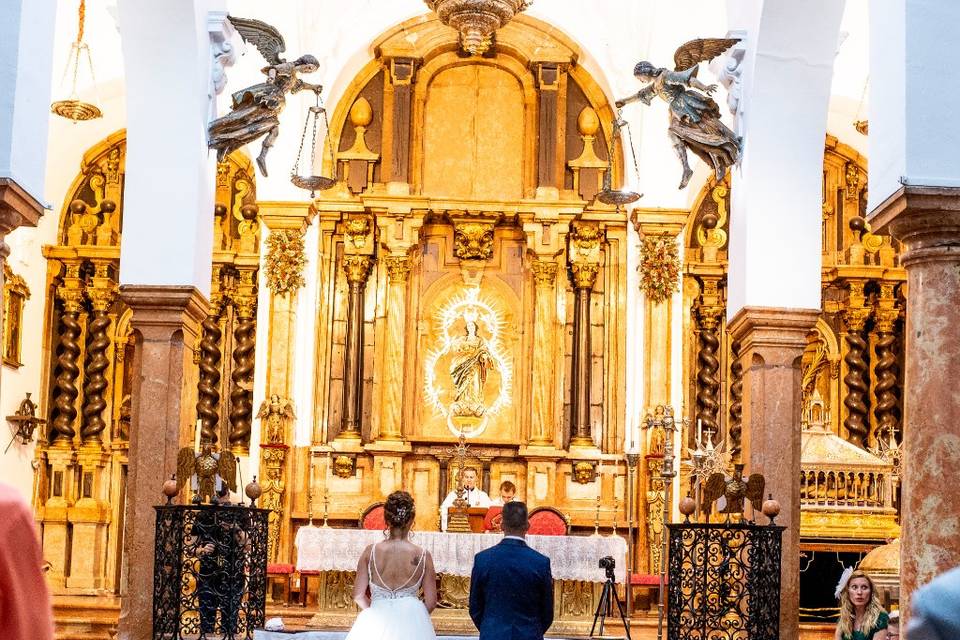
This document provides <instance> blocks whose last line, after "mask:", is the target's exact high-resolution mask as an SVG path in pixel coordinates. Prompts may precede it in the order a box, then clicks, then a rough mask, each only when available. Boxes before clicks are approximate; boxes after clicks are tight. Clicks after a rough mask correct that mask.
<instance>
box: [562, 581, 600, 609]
mask: <svg viewBox="0 0 960 640" xmlns="http://www.w3.org/2000/svg"><path fill="white" fill-rule="evenodd" d="M592 613H593V583H592V582H584V581H582V580H563V581H561V583H560V615H561V616H562V617H564V618H583V617H586V616H589V615H591V614H592Z"/></svg>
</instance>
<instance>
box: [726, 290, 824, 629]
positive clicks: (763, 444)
mask: <svg viewBox="0 0 960 640" xmlns="http://www.w3.org/2000/svg"><path fill="white" fill-rule="evenodd" d="M819 315H820V311H819V310H818V309H784V308H773V307H744V308H743V309H741V310H740V311H739V312H738V313H737V314H736V315H735V316H734V317H733V318H731V320H730V323H729V325H728V326H729V331H730V335H731V338H732V339H733V340H734V341H737V342H739V343H740V360H741V362H742V363H743V413H742V419H743V423H742V424H743V431H742V434H741V443H742V459H743V462H744V463H745V464H746V465H747V470H746V471H747V473H748V474H749V473H761V474H763V476H764V478H766V488H765V490H764V491H765V493H769V494H772V495H773V497H774V498H775V499H776V500H778V501H779V502H780V506H781V512H780V516H779V517H778V518H777V524H779V525H782V526H785V527H786V530H785V531H784V533H783V553H782V556H781V560H780V562H781V565H780V567H781V569H780V638H781V639H782V640H796V639H797V638H798V637H799V633H800V613H799V604H800V567H799V559H800V484H799V482H798V478H799V477H800V408H801V407H800V405H801V397H800V396H801V393H800V356H801V355H802V354H803V350H804V348H805V347H806V345H807V333H808V332H809V331H810V330H811V329H813V326H814V325H815V324H816V322H817V318H818V317H819Z"/></svg>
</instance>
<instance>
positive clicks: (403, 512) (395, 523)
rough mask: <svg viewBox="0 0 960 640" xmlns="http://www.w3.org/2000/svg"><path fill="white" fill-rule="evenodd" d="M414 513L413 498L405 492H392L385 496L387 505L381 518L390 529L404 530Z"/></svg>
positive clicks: (411, 520)
mask: <svg viewBox="0 0 960 640" xmlns="http://www.w3.org/2000/svg"><path fill="white" fill-rule="evenodd" d="M416 513H417V510H416V507H415V506H414V503H413V496H411V495H410V494H409V493H407V492H406V491H394V492H393V493H391V494H390V495H389V496H387V504H386V505H385V506H384V508H383V518H384V520H385V521H386V523H387V526H388V527H390V528H391V529H392V528H397V529H405V528H406V527H408V526H410V523H411V522H413V517H414V516H415V515H416Z"/></svg>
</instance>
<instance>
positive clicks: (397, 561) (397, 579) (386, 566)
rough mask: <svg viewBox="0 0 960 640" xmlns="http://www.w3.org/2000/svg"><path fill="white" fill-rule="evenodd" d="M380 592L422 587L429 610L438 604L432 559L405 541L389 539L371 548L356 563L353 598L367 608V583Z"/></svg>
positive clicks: (404, 539)
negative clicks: (382, 590)
mask: <svg viewBox="0 0 960 640" xmlns="http://www.w3.org/2000/svg"><path fill="white" fill-rule="evenodd" d="M371 580H372V581H373V584H374V585H376V586H378V587H381V588H383V589H387V590H391V591H396V590H400V589H407V588H410V587H411V586H413V585H419V584H420V583H421V582H422V584H423V600H424V604H425V605H426V607H427V610H428V611H433V609H434V607H436V605H437V586H436V582H437V574H436V571H435V569H434V567H433V558H431V556H430V554H429V553H427V552H425V551H424V550H423V549H422V548H421V547H418V546H417V545H415V544H413V543H412V542H410V541H409V540H407V539H406V538H403V539H397V538H391V539H388V540H384V541H383V542H379V543H377V544H375V545H370V546H368V547H367V548H366V549H364V550H363V553H362V554H361V555H360V559H359V561H358V562H357V579H356V582H355V583H354V590H353V593H354V599H355V600H356V601H357V604H359V605H360V607H361V608H363V609H365V608H367V607H368V606H370V595H369V587H370V581H371Z"/></svg>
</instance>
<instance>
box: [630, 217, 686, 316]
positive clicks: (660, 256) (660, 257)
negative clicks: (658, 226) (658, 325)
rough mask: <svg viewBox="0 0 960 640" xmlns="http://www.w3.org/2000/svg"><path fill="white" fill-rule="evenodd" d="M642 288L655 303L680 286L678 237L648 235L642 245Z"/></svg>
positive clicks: (664, 298) (661, 300) (640, 269)
mask: <svg viewBox="0 0 960 640" xmlns="http://www.w3.org/2000/svg"><path fill="white" fill-rule="evenodd" d="M639 271H640V289H641V290H642V291H643V293H644V294H645V295H646V296H647V298H649V299H650V300H651V301H652V302H654V303H660V302H663V301H664V300H666V299H667V298H669V297H670V296H671V295H672V294H673V293H674V292H676V291H678V290H679V288H680V254H679V252H678V251H677V242H676V239H675V238H674V237H673V236H671V235H669V234H664V235H648V236H646V237H645V238H644V239H643V244H642V245H641V246H640V267H639Z"/></svg>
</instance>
